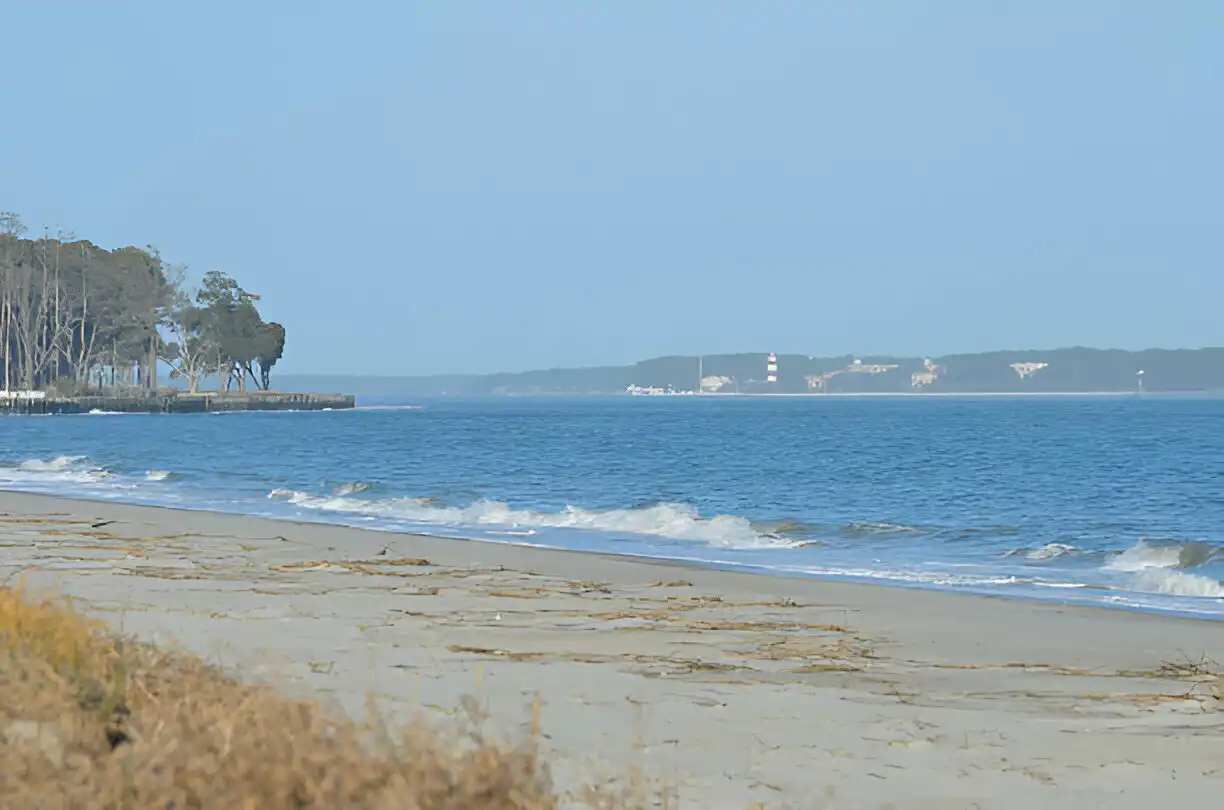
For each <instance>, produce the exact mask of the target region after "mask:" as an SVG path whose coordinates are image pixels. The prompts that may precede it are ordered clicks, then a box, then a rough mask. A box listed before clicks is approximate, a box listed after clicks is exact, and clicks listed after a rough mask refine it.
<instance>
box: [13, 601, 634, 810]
mask: <svg viewBox="0 0 1224 810" xmlns="http://www.w3.org/2000/svg"><path fill="white" fill-rule="evenodd" d="M382 731H383V730H380V729H378V728H376V727H374V726H372V725H370V724H358V723H356V722H354V721H352V720H349V719H346V718H335V717H331V716H329V715H327V714H326V713H325V712H324V711H323V709H322V708H321V707H320V706H319V705H318V704H317V703H313V702H306V701H300V700H292V699H289V698H287V697H285V696H284V695H282V694H280V693H278V692H277V691H275V690H273V689H271V688H268V687H264V686H256V685H252V684H247V683H243V682H241V681H239V680H236V679H235V678H233V677H230V676H229V675H227V674H226V673H224V672H222V671H221V670H219V669H218V668H216V667H213V666H210V665H209V664H207V663H205V662H204V661H202V660H200V659H198V658H195V657H193V656H190V655H186V654H182V653H177V652H167V651H163V650H161V649H158V648H156V647H152V646H149V645H145V644H141V643H138V642H135V641H133V640H131V639H128V638H124V637H122V636H119V635H117V634H115V633H113V632H110V631H109V630H108V629H107V628H106V627H105V626H104V625H102V624H101V623H99V622H96V621H93V620H91V619H88V618H86V617H84V616H82V615H80V614H79V613H78V612H76V611H75V610H74V609H73V608H72V605H71V604H70V603H67V602H65V601H63V600H54V599H48V598H40V597H36V596H34V595H32V594H30V593H28V592H27V591H26V590H25V589H24V588H23V587H21V586H19V587H17V588H0V808H5V809H6V810H17V809H18V808H20V809H21V810H25V808H29V810H41V809H42V808H47V809H48V810H50V809H51V808H55V809H56V810H59V809H60V808H64V809H67V808H90V810H93V808H97V809H98V810H131V809H132V808H156V809H157V810H196V808H199V809H200V810H204V809H205V808H208V809H210V810H211V808H216V809H217V810H221V808H224V809H225V810H235V809H245V810H255V809H256V808H258V810H281V809H282V808H295V810H358V809H359V808H360V809H361V810H366V809H367V808H368V809H369V810H383V809H384V808H385V809H387V810H390V808H396V809H397V810H400V809H403V810H492V808H498V809H499V810H520V809H521V810H542V809H543V808H555V807H557V806H558V799H557V797H556V795H555V793H554V791H553V788H552V785H551V784H550V780H549V775H548V769H547V768H546V767H545V765H544V763H543V762H542V761H541V758H540V755H539V751H538V750H537V747H536V745H535V742H534V740H532V739H528V740H525V741H523V742H522V743H520V744H518V745H508V744H503V743H500V742H497V741H495V740H492V739H487V738H486V737H485V736H483V735H482V734H481V733H480V732H479V730H478V729H477V728H475V727H473V726H470V725H464V724H459V725H456V726H455V727H454V728H452V729H449V730H443V729H439V728H435V727H431V726H427V725H426V724H424V723H418V724H415V725H413V726H411V727H410V728H408V729H407V730H406V731H404V732H403V733H402V734H399V735H396V737H395V738H394V739H392V737H391V735H388V734H386V733H380V732H382ZM591 802H592V804H596V803H597V804H599V805H601V806H603V807H620V806H626V805H624V804H622V803H621V802H620V801H619V800H616V801H614V800H601V799H598V798H597V797H594V798H592V799H591Z"/></svg>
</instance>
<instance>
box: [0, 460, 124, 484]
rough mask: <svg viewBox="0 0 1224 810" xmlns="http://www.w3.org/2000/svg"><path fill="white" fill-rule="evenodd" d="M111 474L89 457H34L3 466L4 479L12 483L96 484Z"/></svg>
mask: <svg viewBox="0 0 1224 810" xmlns="http://www.w3.org/2000/svg"><path fill="white" fill-rule="evenodd" d="M110 476H111V472H110V470H107V469H106V468H104V467H99V466H97V465H96V464H93V463H92V462H90V460H89V458H88V457H87V456H56V457H55V458H50V459H43V458H31V459H26V460H25V461H21V462H18V463H17V464H9V465H0V482H4V483H5V484H10V485H12V484H16V485H22V484H40V483H68V484H96V483H99V482H101V481H103V480H105V479H107V478H109V477H110Z"/></svg>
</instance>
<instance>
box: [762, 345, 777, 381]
mask: <svg viewBox="0 0 1224 810" xmlns="http://www.w3.org/2000/svg"><path fill="white" fill-rule="evenodd" d="M777 381H778V356H777V355H776V354H774V353H773V352H770V353H769V362H767V363H766V364H765V382H771V383H776V382H777Z"/></svg>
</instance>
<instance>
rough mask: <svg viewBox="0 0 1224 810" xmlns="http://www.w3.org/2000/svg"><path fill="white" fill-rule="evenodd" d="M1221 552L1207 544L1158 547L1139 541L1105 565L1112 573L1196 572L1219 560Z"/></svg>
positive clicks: (1174, 544) (1153, 543)
mask: <svg viewBox="0 0 1224 810" xmlns="http://www.w3.org/2000/svg"><path fill="white" fill-rule="evenodd" d="M1220 553H1221V549H1220V548H1219V547H1218V546H1213V545H1211V544H1209V543H1178V542H1173V543H1157V542H1154V541H1150V540H1140V541H1139V542H1138V543H1135V545H1133V546H1131V547H1130V548H1128V549H1127V550H1126V551H1122V552H1119V553H1118V554H1116V555H1114V556H1113V557H1112V558H1110V559H1109V561H1107V562H1106V563H1105V567H1106V568H1109V569H1111V570H1113V571H1126V572H1130V573H1138V572H1142V571H1150V570H1153V569H1170V568H1172V569H1187V568H1197V567H1198V566H1200V565H1203V564H1204V563H1207V562H1210V561H1211V560H1213V559H1216V558H1218V557H1219V556H1220Z"/></svg>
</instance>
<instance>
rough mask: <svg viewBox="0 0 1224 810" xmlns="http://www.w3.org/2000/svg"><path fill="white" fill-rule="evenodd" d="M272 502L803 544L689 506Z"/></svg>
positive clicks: (435, 519) (518, 525) (291, 494)
mask: <svg viewBox="0 0 1224 810" xmlns="http://www.w3.org/2000/svg"><path fill="white" fill-rule="evenodd" d="M268 497H270V498H273V499H276V500H283V501H287V502H288V503H290V504H292V505H294V506H298V507H301V508H304V509H314V510H320V511H329V512H340V513H348V514H359V515H377V516H379V517H382V518H386V519H391V520H397V521H402V522H407V523H424V524H440V525H445V526H496V527H499V528H503V529H517V530H523V529H532V530H534V529H539V528H556V529H587V530H594V531H600V532H623V533H626V534H640V535H651V536H655V537H663V538H667V539H671V540H692V541H696V542H702V543H706V544H708V545H711V546H718V547H722V548H745V549H751V548H791V547H794V546H795V545H796V544H797V543H798V542H799V541H795V540H789V539H785V538H781V537H777V536H775V535H770V534H763V533H760V532H758V531H756V530H755V529H754V528H753V527H752V524H751V523H749V522H748V521H747V520H745V519H744V518H741V517H735V516H732V515H715V516H713V517H708V518H707V517H702V516H700V515H699V514H698V513H697V510H696V509H694V508H693V507H692V506H689V505H688V504H677V503H661V504H655V505H653V506H649V507H644V508H639V509H607V510H597V509H583V508H581V507H576V506H568V507H566V508H565V509H563V510H561V511H559V512H537V511H534V510H530V509H515V508H513V507H512V506H510V505H509V504H506V503H503V502H501V501H491V500H480V501H476V502H475V503H473V504H471V505H469V506H464V507H457V506H441V505H438V504H437V503H436V502H434V501H432V500H431V499H429V498H396V499H389V500H362V499H357V498H349V497H335V496H333V497H324V496H318V495H312V494H310V493H307V492H299V491H295V490H285V489H277V490H273V491H272V492H271V493H269V495H268Z"/></svg>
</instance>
